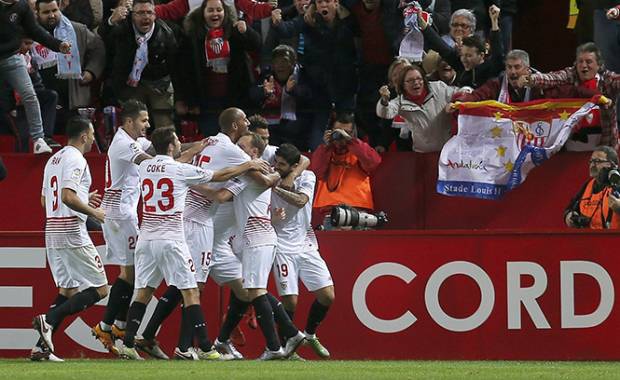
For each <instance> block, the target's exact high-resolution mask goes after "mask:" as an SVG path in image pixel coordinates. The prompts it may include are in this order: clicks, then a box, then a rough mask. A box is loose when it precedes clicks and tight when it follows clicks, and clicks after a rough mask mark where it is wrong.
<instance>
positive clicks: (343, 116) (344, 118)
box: [330, 112, 357, 137]
mask: <svg viewBox="0 0 620 380" xmlns="http://www.w3.org/2000/svg"><path fill="white" fill-rule="evenodd" d="M336 123H340V124H351V125H353V136H351V137H357V125H355V115H354V114H352V113H350V112H339V113H337V114H336V115H335V116H334V118H333V119H332V124H331V128H330V129H334V127H335V126H336Z"/></svg>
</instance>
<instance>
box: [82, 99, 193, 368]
mask: <svg viewBox="0 0 620 380" xmlns="http://www.w3.org/2000/svg"><path fill="white" fill-rule="evenodd" d="M120 118H121V120H122V126H121V127H120V128H119V129H118V131H117V132H116V134H115V135H114V138H113V139H112V143H111V144H110V148H109V149H108V157H107V160H106V173H105V176H106V177H105V186H106V189H105V194H104V197H103V208H104V210H105V212H106V223H105V224H104V225H103V236H104V238H105V241H106V264H112V265H119V266H120V274H119V276H118V277H117V279H116V281H115V282H114V285H112V288H111V289H110V298H109V300H108V305H107V307H106V311H105V313H104V316H103V319H102V321H101V322H100V323H98V324H97V325H95V326H94V327H93V328H92V333H93V335H94V336H95V338H96V339H98V340H99V341H100V342H101V343H102V344H103V346H104V347H105V348H106V349H107V350H108V351H109V352H112V353H114V354H118V350H117V349H116V347H115V346H114V340H115V339H117V338H118V339H121V340H122V339H123V337H124V330H125V325H126V316H127V310H128V308H129V302H130V301H131V297H132V295H133V289H134V286H133V282H134V250H135V247H136V242H137V240H138V233H139V230H138V211H137V207H138V200H139V198H140V189H139V179H138V165H139V164H140V163H141V162H142V161H144V160H146V159H149V158H151V154H152V153H154V151H153V149H152V147H151V142H150V141H149V140H147V139H146V138H145V135H146V130H147V129H148V128H149V114H148V110H147V107H146V105H145V104H144V103H142V102H140V101H137V100H128V101H127V102H125V103H123V108H122V111H121V113H120ZM183 149H186V150H185V151H184V152H183V154H182V155H181V156H180V157H179V160H180V161H183V162H188V161H189V160H191V158H192V157H193V155H194V154H195V153H196V151H198V149H201V147H200V145H198V144H193V145H192V144H184V146H183ZM183 149H182V150H183ZM164 356H165V354H164Z"/></svg>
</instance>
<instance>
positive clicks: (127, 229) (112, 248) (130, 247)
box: [101, 219, 139, 266]
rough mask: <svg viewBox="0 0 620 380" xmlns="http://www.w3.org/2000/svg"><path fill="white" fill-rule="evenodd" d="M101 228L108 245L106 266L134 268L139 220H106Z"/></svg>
mask: <svg viewBox="0 0 620 380" xmlns="http://www.w3.org/2000/svg"><path fill="white" fill-rule="evenodd" d="M101 228H102V229H103V238H104V239H105V244H106V248H105V252H106V257H105V264H106V265H122V266H133V265H134V251H135V248H136V243H137V242H138V232H139V230H138V220H137V219H106V220H105V223H103V224H102V225H101Z"/></svg>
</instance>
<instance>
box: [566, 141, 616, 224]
mask: <svg viewBox="0 0 620 380" xmlns="http://www.w3.org/2000/svg"><path fill="white" fill-rule="evenodd" d="M589 164H590V178H589V179H588V181H587V182H586V183H585V184H584V185H583V186H582V187H581V190H579V193H577V195H576V196H575V197H574V198H573V199H572V200H571V201H570V203H569V205H568V207H567V208H566V209H565V210H564V222H565V223H566V225H567V226H568V227H572V228H592V229H618V228H620V215H619V214H620V198H618V197H617V194H614V189H613V188H612V186H611V184H610V182H609V171H610V170H611V169H617V168H618V153H616V151H615V150H614V149H613V148H611V147H608V146H600V147H597V148H596V149H595V150H594V151H593V152H592V157H591V158H590V161H589Z"/></svg>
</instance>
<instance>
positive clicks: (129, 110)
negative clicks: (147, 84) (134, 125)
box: [120, 99, 149, 123]
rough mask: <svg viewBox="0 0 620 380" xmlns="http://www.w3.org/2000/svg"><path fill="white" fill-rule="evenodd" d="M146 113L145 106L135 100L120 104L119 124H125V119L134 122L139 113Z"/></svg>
mask: <svg viewBox="0 0 620 380" xmlns="http://www.w3.org/2000/svg"><path fill="white" fill-rule="evenodd" d="M142 111H145V112H148V111H149V109H148V108H147V107H146V104H144V103H142V102H141V101H139V100H136V99H129V100H127V101H126V102H123V103H121V113H120V116H121V123H125V119H128V118H129V119H131V120H136V119H137V118H138V117H139V116H140V112H142Z"/></svg>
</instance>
